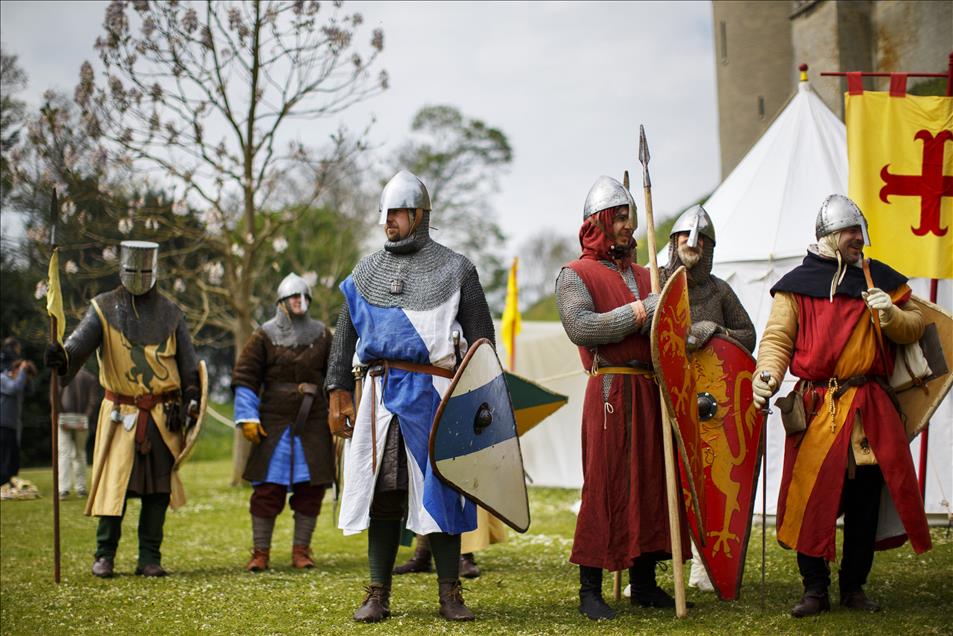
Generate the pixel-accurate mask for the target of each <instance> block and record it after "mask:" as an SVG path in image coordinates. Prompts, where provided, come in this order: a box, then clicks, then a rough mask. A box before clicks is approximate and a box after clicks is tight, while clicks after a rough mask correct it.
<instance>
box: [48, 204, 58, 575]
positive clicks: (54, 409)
mask: <svg viewBox="0 0 953 636" xmlns="http://www.w3.org/2000/svg"><path fill="white" fill-rule="evenodd" d="M58 220H59V201H58V199H57V198H56V189H55V188H54V189H53V197H52V199H51V200H50V262H51V263H52V262H53V261H54V259H56V258H57V256H56V222H57V221H58ZM51 275H52V272H51ZM56 276H57V279H58V278H59V273H58V272H57V274H56ZM49 284H50V286H52V285H53V281H52V280H51V281H49ZM50 342H51V343H59V325H57V323H56V316H54V315H52V313H51V314H50ZM59 411H60V377H59V371H58V370H57V369H53V370H52V373H50V451H51V454H52V456H53V457H52V460H53V461H52V464H53V582H54V583H56V584H57V585H59V582H60V448H59Z"/></svg>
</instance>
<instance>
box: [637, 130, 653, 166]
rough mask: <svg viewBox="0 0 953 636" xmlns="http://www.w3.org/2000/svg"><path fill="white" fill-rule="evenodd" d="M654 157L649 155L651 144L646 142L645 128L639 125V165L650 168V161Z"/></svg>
mask: <svg viewBox="0 0 953 636" xmlns="http://www.w3.org/2000/svg"><path fill="white" fill-rule="evenodd" d="M651 158H652V156H651V155H650V154H649V142H647V141H646V140H645V126H643V125H642V124H639V163H641V164H642V165H643V166H648V164H649V159H651Z"/></svg>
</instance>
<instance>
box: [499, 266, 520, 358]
mask: <svg viewBox="0 0 953 636" xmlns="http://www.w3.org/2000/svg"><path fill="white" fill-rule="evenodd" d="M519 260H520V259H519V257H518V256H517V257H514V258H513V265H512V266H510V275H509V278H508V279H507V281H506V305H505V306H504V307H503V318H502V320H501V321H500V331H501V332H502V333H501V335H502V336H503V346H504V347H506V353H507V356H508V365H507V366H509V368H510V371H512V370H513V369H514V367H515V366H516V336H518V335H519V332H520V327H521V325H520V306H519V290H518V288H517V285H516V269H517V266H518V265H519Z"/></svg>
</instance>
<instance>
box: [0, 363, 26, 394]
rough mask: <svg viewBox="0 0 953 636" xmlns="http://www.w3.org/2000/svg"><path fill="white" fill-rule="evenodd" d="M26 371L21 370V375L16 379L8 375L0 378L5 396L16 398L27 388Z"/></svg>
mask: <svg viewBox="0 0 953 636" xmlns="http://www.w3.org/2000/svg"><path fill="white" fill-rule="evenodd" d="M26 382H27V377H26V371H23V370H22V369H21V370H20V373H18V374H17V377H16V379H14V378H11V377H10V376H9V375H8V374H6V373H4V374H2V376H0V385H2V391H3V394H4V395H9V396H15V395H16V394H17V393H20V392H21V391H23V389H24V388H26Z"/></svg>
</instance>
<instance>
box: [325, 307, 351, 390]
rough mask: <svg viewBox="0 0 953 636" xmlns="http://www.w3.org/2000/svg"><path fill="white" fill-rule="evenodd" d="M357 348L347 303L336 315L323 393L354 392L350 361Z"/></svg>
mask: <svg viewBox="0 0 953 636" xmlns="http://www.w3.org/2000/svg"><path fill="white" fill-rule="evenodd" d="M356 347H357V330H356V329H355V328H354V323H352V322H351V311H350V309H348V306H347V303H344V305H343V306H342V307H341V313H340V314H339V315H338V324H337V327H336V328H335V329H334V339H333V340H332V341H331V353H330V354H328V373H327V375H326V376H325V379H324V392H325V394H327V393H330V392H331V391H333V390H335V389H344V390H345V391H354V374H353V373H352V372H351V368H352V367H351V361H352V360H353V359H354V349H355V348H356Z"/></svg>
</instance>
